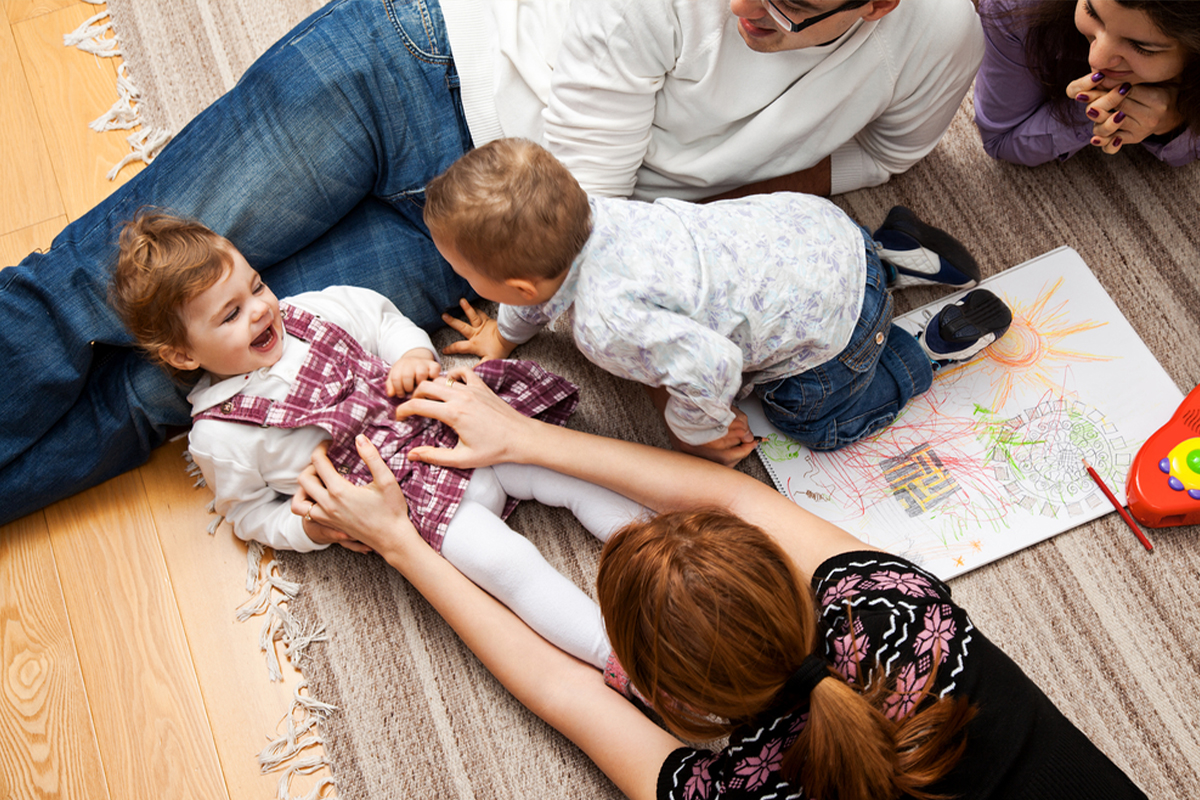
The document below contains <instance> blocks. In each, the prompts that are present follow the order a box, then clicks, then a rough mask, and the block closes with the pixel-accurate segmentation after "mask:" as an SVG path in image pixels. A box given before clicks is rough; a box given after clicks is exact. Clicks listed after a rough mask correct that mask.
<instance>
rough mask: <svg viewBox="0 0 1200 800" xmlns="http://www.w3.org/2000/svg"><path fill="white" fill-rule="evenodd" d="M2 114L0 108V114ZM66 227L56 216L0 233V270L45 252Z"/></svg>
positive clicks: (65, 220)
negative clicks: (27, 257)
mask: <svg viewBox="0 0 1200 800" xmlns="http://www.w3.org/2000/svg"><path fill="white" fill-rule="evenodd" d="M2 113H4V108H3V106H0V114H2ZM66 226H67V218H66V217H65V216H58V217H54V218H52V219H49V220H47V221H45V222H39V223H37V224H35V225H30V226H29V227H28V228H21V229H20V230H15V231H12V232H5V233H0V269H3V268H4V267H11V266H12V265H13V264H20V263H21V259H23V258H25V256H27V255H29V254H30V253H32V252H34V251H35V250H47V249H49V247H50V243H51V242H53V241H54V237H55V236H57V235H58V233H59V231H61V230H62V229H63V228H65V227H66Z"/></svg>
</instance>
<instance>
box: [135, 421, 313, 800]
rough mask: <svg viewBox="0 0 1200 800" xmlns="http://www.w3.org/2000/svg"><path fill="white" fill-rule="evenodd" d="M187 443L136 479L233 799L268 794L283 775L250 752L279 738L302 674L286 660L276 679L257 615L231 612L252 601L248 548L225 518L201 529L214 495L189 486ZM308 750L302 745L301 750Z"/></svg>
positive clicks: (154, 460) (301, 781) (164, 453)
mask: <svg viewBox="0 0 1200 800" xmlns="http://www.w3.org/2000/svg"><path fill="white" fill-rule="evenodd" d="M186 445H187V443H186V441H183V440H180V441H177V442H170V443H168V444H166V445H165V446H163V447H160V448H159V449H158V450H156V451H155V452H154V454H153V456H152V457H151V459H150V462H149V463H148V464H146V465H145V466H144V467H142V468H141V473H142V479H143V482H144V484H145V487H146V495H147V498H148V500H149V503H150V508H151V509H152V512H153V515H154V523H155V527H156V529H157V530H158V535H159V538H160V540H161V542H162V552H163V555H164V557H165V558H166V562H167V570H168V572H169V573H170V576H171V585H172V587H173V588H174V590H175V598H176V601H177V604H178V607H179V612H180V615H181V617H182V619H183V628H184V631H185V632H186V634H187V638H188V642H189V643H190V645H191V652H192V655H193V659H194V661H195V666H196V675H197V677H198V679H199V681H200V689H201V692H202V694H203V696H204V704H205V707H206V708H207V709H208V720H209V725H210V726H211V728H212V733H213V738H214V740H215V741H216V747H217V754H218V756H219V757H220V759H221V765H222V768H223V771H224V774H225V781H226V786H227V788H228V790H229V796H230V797H247V798H249V797H258V798H266V797H271V796H273V794H274V792H275V787H276V784H277V783H278V781H279V776H278V774H269V775H263V774H262V773H261V772H260V771H259V768H258V762H257V760H256V759H255V756H257V755H258V752H259V751H260V750H261V749H262V748H263V745H264V744H266V741H267V739H268V738H269V737H273V736H274V735H275V729H276V724H277V723H278V722H279V721H280V719H282V718H283V716H284V715H285V714H286V713H287V712H288V710H289V708H290V707H291V700H292V689H293V687H295V686H296V685H297V684H298V683H299V682H300V680H301V676H300V673H299V672H298V671H296V670H294V669H292V668H291V667H290V666H288V665H287V664H286V662H285V663H284V665H283V673H284V680H283V682H280V683H272V682H271V681H270V680H269V678H268V673H267V667H266V662H265V660H264V658H265V657H264V655H263V654H262V652H261V651H260V650H259V646H258V635H259V630H260V628H261V620H262V618H261V617H255V618H252V619H250V620H248V621H246V622H244V623H242V622H238V621H237V620H236V619H235V612H236V610H237V608H238V607H240V606H241V605H242V604H244V603H245V602H246V600H247V599H248V598H249V595H248V594H247V593H246V587H245V576H246V545H245V543H244V542H242V541H241V540H240V539H238V538H237V537H236V536H234V535H233V532H232V531H231V530H230V528H229V526H228V525H222V526H221V527H220V528H219V529H218V530H217V532H216V533H215V534H214V535H209V534H208V533H207V532H206V528H207V526H208V524H209V522H210V521H212V520H213V519H215V517H213V516H212V515H210V514H209V513H208V511H207V507H208V504H209V502H210V501H211V500H212V492H211V491H210V490H209V489H207V488H204V487H200V488H197V487H196V486H194V483H195V479H194V478H192V477H191V476H190V475H188V474H187V472H186V470H185V462H184V460H183V453H184V451H185V450H186V449H187V446H186ZM314 754H315V753H314V752H306V753H305V756H306V757H307V756H310V755H314ZM326 774H327V772H323V773H320V774H318V775H316V776H314V778H312V779H305V778H297V779H296V780H295V781H294V785H293V787H292V794H293V795H296V794H302V793H303V792H302V791H301V789H302V787H303V790H304V791H307V788H308V786H309V785H311V784H313V783H314V782H315V780H316V779H317V778H319V777H321V776H323V775H326Z"/></svg>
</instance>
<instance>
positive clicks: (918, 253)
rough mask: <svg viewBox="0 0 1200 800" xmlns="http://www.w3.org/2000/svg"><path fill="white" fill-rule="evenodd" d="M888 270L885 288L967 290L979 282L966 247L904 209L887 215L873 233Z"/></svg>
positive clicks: (977, 269)
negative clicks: (948, 287)
mask: <svg viewBox="0 0 1200 800" xmlns="http://www.w3.org/2000/svg"><path fill="white" fill-rule="evenodd" d="M874 239H875V241H877V242H879V244H880V246H881V247H882V250H881V251H880V253H879V257H880V258H881V259H883V261H884V266H886V267H887V271H888V287H889V288H892V289H903V288H905V287H908V286H932V285H935V284H941V285H943V286H953V287H955V288H957V289H970V288H971V287H972V286H974V285H975V284H977V283H979V279H980V273H979V264H977V263H976V262H975V259H974V258H973V257H972V256H971V254H970V253H968V252H967V248H965V247H963V245H962V243H961V242H960V241H958V240H957V239H955V238H954V237H953V236H951V235H950V234H948V233H946V232H945V231H944V230H942V229H941V228H935V227H933V226H932V225H926V224H925V223H924V222H922V221H921V220H920V219H918V218H917V215H916V214H914V213H913V212H912V211H910V210H908V209H907V208H905V207H904V206H896V207H895V208H893V209H892V210H891V211H889V212H888V215H887V219H885V220H884V221H883V224H882V225H880V226H879V230H877V231H875V234H874Z"/></svg>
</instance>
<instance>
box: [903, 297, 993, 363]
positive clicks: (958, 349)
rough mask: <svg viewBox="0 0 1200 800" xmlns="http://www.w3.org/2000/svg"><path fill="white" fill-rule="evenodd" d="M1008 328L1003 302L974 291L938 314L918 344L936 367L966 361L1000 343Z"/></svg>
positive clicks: (920, 337)
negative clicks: (995, 343)
mask: <svg viewBox="0 0 1200 800" xmlns="http://www.w3.org/2000/svg"><path fill="white" fill-rule="evenodd" d="M1011 324H1012V311H1010V310H1009V308H1008V306H1006V305H1005V304H1004V301H1003V300H1001V299H1000V298H999V297H996V295H994V294H992V293H991V292H989V291H988V290H987V289H976V290H975V291H973V292H968V293H967V294H966V295H965V296H964V297H963V298H962V299H961V300H959V301H958V302H957V303H951V304H950V305H947V306H944V307H943V308H942V309H941V310H940V311H938V313H937V315H936V316H934V318H933V319H931V320H929V324H928V325H926V326H925V330H924V331H923V332H922V333H921V335H920V336H918V337H917V340H918V341H919V342H920V343H921V347H922V348H923V349H924V350H925V352H926V354H928V356H929V358H930V360H932V361H934V362H935V363H939V364H944V363H946V362H950V361H966V360H968V359H970V358H974V357H975V356H976V355H977V354H978V353H979V352H980V351H982V350H983V348H985V347H987V346H988V345H989V344H991V343H992V342H995V341H997V340H998V339H1000V337H1001V336H1003V335H1004V334H1005V333H1006V332H1007V331H1008V326H1009V325H1011Z"/></svg>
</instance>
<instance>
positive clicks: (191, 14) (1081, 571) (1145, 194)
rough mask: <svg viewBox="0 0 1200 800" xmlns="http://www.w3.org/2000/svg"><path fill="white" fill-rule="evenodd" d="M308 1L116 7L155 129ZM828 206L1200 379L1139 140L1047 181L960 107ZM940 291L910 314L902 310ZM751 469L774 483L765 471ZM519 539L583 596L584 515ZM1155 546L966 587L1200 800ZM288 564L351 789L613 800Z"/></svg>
mask: <svg viewBox="0 0 1200 800" xmlns="http://www.w3.org/2000/svg"><path fill="white" fill-rule="evenodd" d="M713 1H720V0H713ZM299 5H300V6H306V8H299V7H293V4H280V3H274V2H268V1H267V0H178V1H177V2H174V3H170V4H160V3H146V2H136V0H112V2H111V3H110V10H111V13H112V17H113V21H114V24H115V29H116V32H117V34H118V37H119V38H120V40H121V47H122V49H123V51H124V55H125V58H126V59H127V63H128V65H129V73H130V76H131V78H132V79H133V81H134V82H135V83H136V84H137V85H138V86H140V88H141V90H142V91H143V93H144V95H143V96H144V100H143V114H144V115H145V118H146V120H147V122H148V123H149V124H151V125H154V126H164V127H176V128H177V127H178V126H179V125H180V124H181V123H182V122H183V121H184V120H186V119H188V118H189V117H190V116H191V115H192V114H194V113H196V112H198V111H199V110H200V108H202V107H203V105H205V104H207V102H211V100H212V98H214V97H216V96H217V94H219V93H220V92H221V91H223V90H224V89H226V88H227V87H228V86H230V85H231V84H232V82H233V81H234V79H236V77H237V75H238V74H240V72H241V70H242V69H244V68H245V66H246V65H247V64H249V63H250V61H251V59H252V57H253V55H254V54H255V53H257V52H259V51H261V50H262V49H263V48H265V47H266V46H268V45H269V43H270V42H271V41H272V40H273V39H274V38H275V37H276V36H278V35H279V34H281V33H282V32H284V30H285V29H286V28H287V25H288V23H289V22H291V21H296V20H299V19H300V18H301V17H302V16H303V15H304V14H305V13H306V12H307V11H308V10H309V9H310V8H311V7H314V4H313V0H302V2H301V3H300V4H299ZM838 202H839V204H840V205H842V206H843V207H844V208H845V209H846V210H847V211H849V212H850V214H851V215H852V216H853V217H854V218H855V219H857V220H859V221H861V222H863V223H865V224H866V225H868V226H874V225H877V224H878V223H879V222H880V221H881V220H882V219H883V217H884V215H885V214H886V212H887V210H888V208H890V207H891V206H892V205H894V204H904V205H908V206H910V207H911V208H913V209H915V210H916V211H917V212H918V213H919V214H920V215H921V216H922V217H924V218H925V219H927V220H929V221H931V222H934V223H936V224H940V225H943V226H945V227H947V228H948V229H950V230H951V231H952V232H953V233H955V234H956V235H958V236H959V237H960V238H961V239H962V240H963V241H965V242H966V243H968V245H969V246H971V247H972V248H973V250H974V252H975V253H976V254H977V256H978V258H979V260H980V262H981V264H982V265H983V267H984V270H985V273H986V274H992V273H995V272H998V271H1000V270H1003V269H1005V268H1006V267H1009V266H1013V265H1015V264H1018V263H1020V262H1022V261H1025V260H1027V259H1029V258H1032V257H1034V256H1037V255H1040V254H1041V253H1044V252H1046V251H1048V250H1051V249H1053V248H1055V247H1058V246H1060V245H1069V246H1071V247H1074V248H1075V249H1076V250H1078V251H1079V253H1080V254H1081V255H1082V256H1083V259H1084V261H1086V262H1087V263H1088V264H1089V265H1090V266H1091V267H1092V269H1093V270H1094V271H1095V273H1096V274H1097V276H1098V277H1099V279H1100V282H1101V283H1102V284H1103V285H1104V286H1105V288H1106V289H1107V290H1108V291H1109V293H1110V294H1111V295H1112V297H1113V299H1114V300H1115V301H1116V303H1117V305H1118V306H1119V307H1120V308H1121V309H1122V311H1123V312H1124V313H1125V315H1126V316H1127V317H1128V318H1129V319H1130V321H1131V322H1132V323H1133V326H1134V328H1135V329H1136V330H1137V331H1138V333H1139V334H1140V335H1141V336H1142V337H1143V338H1144V339H1145V341H1146V343H1147V344H1148V345H1149V347H1150V349H1151V351H1152V352H1153V353H1154V355H1155V356H1156V357H1157V358H1158V359H1159V360H1160V361H1161V362H1162V364H1163V365H1164V367H1165V368H1166V370H1167V372H1168V373H1169V374H1170V375H1171V377H1172V378H1174V380H1175V381H1176V383H1177V384H1178V386H1179V388H1180V389H1181V390H1183V391H1185V392H1186V391H1188V390H1190V389H1191V388H1192V387H1193V386H1195V385H1196V384H1197V382H1198V381H1200V335H1198V334H1197V331H1200V219H1198V216H1200V215H1198V213H1197V210H1198V209H1200V167H1196V166H1193V167H1189V168H1185V169H1179V170H1173V169H1169V168H1165V167H1163V166H1161V165H1160V164H1158V163H1157V162H1155V161H1154V160H1153V159H1151V158H1149V157H1147V156H1145V155H1144V154H1143V153H1141V152H1140V151H1139V150H1138V149H1136V148H1134V149H1133V151H1132V152H1126V153H1122V154H1121V155H1120V156H1119V157H1116V158H1106V157H1103V156H1101V155H1099V154H1097V153H1092V152H1088V153H1084V154H1082V155H1081V156H1079V157H1077V158H1075V159H1072V160H1071V161H1069V162H1068V163H1067V164H1065V165H1061V166H1060V165H1052V166H1045V167H1042V168H1038V169H1025V168H1020V167H1014V166H1010V165H1007V164H1001V163H997V162H995V161H993V160H991V159H990V158H988V157H987V156H986V155H985V154H984V152H983V150H982V148H981V147H980V144H979V140H978V137H977V135H976V132H975V129H974V127H973V125H972V123H971V107H970V102H969V100H968V101H966V102H965V103H964V106H963V108H962V110H961V112H960V114H959V115H958V117H957V118H956V119H955V121H954V124H953V126H952V128H951V130H950V133H949V134H948V135H947V137H946V139H945V140H944V141H943V142H942V144H941V145H940V146H939V147H938V148H937V150H936V151H935V152H934V153H933V154H932V155H931V156H930V157H929V158H928V159H927V160H926V161H925V162H924V163H922V164H920V165H918V166H917V167H916V168H914V169H913V170H911V171H910V172H909V173H908V174H906V175H904V176H901V177H899V178H896V179H894V180H893V181H892V182H891V183H890V184H888V185H887V186H884V187H881V188H877V189H871V190H865V191H860V192H855V193H853V194H851V195H847V196H845V197H841V198H838ZM936 294H937V293H936V292H934V291H932V290H921V291H909V292H906V293H902V294H901V295H899V296H898V300H899V304H900V305H901V307H902V308H903V309H907V308H911V307H914V306H915V305H918V304H920V303H924V302H927V301H929V300H932V299H934V297H935V296H936ZM521 355H522V356H523V357H526V358H533V359H537V360H539V361H542V362H543V363H545V364H546V365H547V366H548V367H549V368H551V369H553V370H555V371H557V372H560V373H562V374H563V375H565V376H566V377H568V378H570V379H571V380H574V381H576V382H578V383H580V384H581V385H582V386H583V397H584V402H583V405H582V406H581V408H580V410H579V411H578V412H577V414H576V415H575V417H574V418H573V419H572V422H571V424H572V425H573V426H575V427H578V428H582V429H585V430H591V431H596V432H599V433H604V434H607V435H614V436H623V437H627V438H633V439H639V440H642V441H646V442H650V443H652V444H656V445H663V444H665V439H664V436H663V433H662V429H661V426H660V424H659V423H658V422H657V421H656V419H655V417H654V415H653V412H652V409H651V407H650V405H649V403H648V402H647V401H646V399H645V397H644V396H643V394H642V392H641V390H640V389H639V388H638V387H635V386H632V385H629V384H626V383H623V382H621V381H618V380H615V379H612V378H610V377H607V376H604V375H602V374H599V373H598V372H597V371H596V370H595V369H593V368H591V366H590V365H589V364H587V363H585V362H583V361H582V360H581V359H580V358H579V357H578V356H576V355H575V354H574V353H573V352H572V348H571V346H570V342H569V339H568V338H567V337H566V336H565V335H564V334H563V333H561V332H556V333H554V334H553V335H545V336H543V337H541V338H540V340H538V341H536V342H535V343H534V344H532V345H531V346H529V347H528V348H527V349H525V350H524V352H523V353H522V354H521ZM752 461H753V460H752ZM745 469H747V471H749V472H751V473H753V474H755V475H756V476H758V477H759V478H761V479H764V480H765V473H764V471H763V470H762V468H761V466H760V465H758V464H757V463H756V462H754V463H751V464H750V465H749V466H747V467H745ZM198 502H199V501H198ZM514 524H515V526H516V527H517V529H518V530H521V531H523V532H525V533H527V534H528V536H529V538H530V539H531V540H533V541H534V542H535V543H536V544H537V545H538V547H540V548H541V549H542V551H543V552H544V553H545V554H546V556H547V558H549V559H550V561H551V562H552V563H554V564H555V565H556V566H558V567H559V568H560V569H562V570H563V572H565V573H566V574H568V575H569V576H571V577H572V578H574V579H575V580H576V581H577V582H579V584H580V585H581V586H584V587H589V588H590V586H591V583H592V580H593V578H594V575H595V571H596V561H597V556H598V552H599V547H598V546H597V544H596V543H595V542H594V541H592V540H591V539H590V538H589V537H588V535H587V534H586V533H584V532H583V531H582V529H581V528H580V527H579V526H578V525H577V524H575V523H574V521H573V520H571V519H569V518H564V517H563V516H561V515H559V513H558V512H556V511H551V510H547V509H543V508H540V507H537V506H534V505H531V504H525V505H524V506H523V507H522V508H520V509H519V510H518V512H517V515H516V517H515V518H514ZM222 535H225V534H222ZM1150 535H1151V537H1152V539H1153V540H1154V542H1155V543H1156V550H1155V552H1154V553H1153V554H1149V553H1147V552H1146V551H1145V550H1143V549H1142V547H1141V546H1140V545H1139V544H1138V542H1137V541H1136V539H1135V538H1134V537H1133V536H1132V535H1131V533H1130V532H1129V530H1128V529H1126V528H1125V527H1124V525H1123V524H1122V523H1121V521H1120V519H1119V518H1118V517H1117V516H1116V515H1115V514H1111V515H1109V516H1106V517H1104V518H1103V519H1100V520H1098V521H1096V522H1093V523H1091V524H1088V525H1085V526H1083V527H1081V528H1077V529H1075V530H1072V531H1069V532H1067V533H1065V534H1063V535H1061V536H1058V537H1056V538H1055V539H1052V540H1050V541H1048V542H1045V543H1042V544H1040V545H1037V546H1036V547H1033V548H1030V549H1028V550H1025V551H1022V552H1020V553H1018V554H1016V555H1013V556H1010V557H1008V558H1006V559H1004V560H1002V561H1000V562H997V563H994V564H992V565H989V566H986V567H983V568H981V569H979V570H976V571H975V572H972V573H970V574H968V575H966V576H964V577H962V578H959V579H957V580H955V581H954V582H953V588H954V592H955V596H956V598H957V599H958V600H959V601H960V602H961V603H962V604H963V606H965V607H966V608H967V609H968V611H970V612H971V613H972V615H973V616H974V619H975V622H976V623H977V625H978V627H979V629H980V630H981V631H983V632H984V633H986V634H987V635H988V636H990V637H991V638H992V639H993V640H994V641H996V642H997V643H998V644H999V645H1000V646H1001V647H1003V648H1004V649H1005V650H1006V651H1007V652H1008V653H1009V654H1010V655H1012V656H1013V658H1015V659H1016V661H1017V662H1018V663H1019V664H1021V665H1022V666H1023V667H1024V668H1025V670H1026V671H1027V672H1028V673H1029V674H1030V675H1031V676H1032V677H1033V678H1034V679H1035V680H1036V681H1037V682H1038V683H1039V684H1040V685H1041V686H1042V687H1043V688H1044V689H1045V690H1046V692H1047V693H1048V694H1049V695H1050V697H1051V698H1052V699H1053V700H1054V701H1055V702H1056V703H1057V704H1058V705H1059V707H1060V708H1062V710H1063V711H1064V712H1065V713H1066V715H1067V716H1068V717H1069V718H1071V719H1072V720H1073V721H1074V722H1075V723H1076V724H1077V725H1078V726H1079V727H1080V728H1082V729H1083V731H1084V732H1085V733H1087V735H1088V736H1090V737H1091V738H1092V740H1093V741H1095V742H1096V743H1097V744H1098V745H1099V746H1100V748H1101V749H1103V750H1104V751H1105V752H1106V753H1108V754H1109V755H1110V756H1111V757H1112V758H1113V760H1115V761H1116V762H1117V763H1118V764H1119V765H1120V766H1121V767H1123V768H1124V769H1125V770H1126V771H1127V772H1128V773H1129V774H1130V775H1131V776H1132V777H1133V778H1134V779H1135V780H1136V781H1137V783H1138V784H1140V785H1141V786H1142V788H1143V789H1144V790H1145V791H1146V792H1147V794H1149V796H1150V797H1153V798H1179V799H1180V800H1183V799H1184V798H1189V799H1190V798H1196V797H1200V635H1197V624H1198V622H1200V585H1198V584H1200V537H1198V535H1197V529H1195V528H1177V529H1171V530H1165V531H1161V532H1153V531H1152V532H1151V533H1150ZM280 562H281V565H282V571H283V574H284V575H285V576H286V577H287V578H289V579H291V580H294V581H298V582H300V583H301V584H302V585H303V589H302V591H301V593H300V596H299V597H298V599H297V600H296V601H294V602H293V603H292V612H293V613H294V614H295V615H297V617H298V618H300V619H301V620H302V621H304V622H305V623H306V624H319V625H324V626H325V629H326V631H327V632H328V634H329V641H328V642H326V643H324V644H322V645H318V646H316V647H314V648H312V650H311V657H310V659H309V660H308V662H307V663H306V664H305V666H304V672H305V674H306V676H307V677H308V679H309V681H310V685H311V691H312V694H313V695H314V696H315V697H317V698H320V699H321V700H324V701H326V702H329V703H332V704H334V705H336V706H337V707H338V709H339V710H338V711H337V712H336V713H334V714H333V715H332V716H331V717H329V719H328V720H327V721H326V722H325V723H324V725H323V726H322V730H323V732H324V735H325V738H326V739H327V745H326V750H327V752H328V757H329V759H330V761H331V763H332V768H333V772H334V775H335V776H336V779H337V784H338V790H339V793H340V795H341V797H343V798H346V800H350V799H351V798H353V799H355V800H366V799H367V798H372V799H373V800H381V799H382V798H430V797H456V798H467V797H480V798H542V797H552V796H553V797H579V798H584V797H587V798H596V797H616V796H618V792H617V791H616V789H615V788H614V787H613V786H612V784H611V783H609V782H608V781H607V779H606V778H604V776H603V775H601V774H600V773H599V772H598V771H597V770H596V769H595V768H593V767H592V766H591V765H590V763H589V762H588V761H587V760H586V759H585V758H584V757H583V756H582V755H581V754H580V753H579V752H578V751H577V750H575V749H574V747H572V746H571V745H570V744H569V743H568V742H566V741H565V740H564V739H563V738H561V737H560V736H558V735H557V734H556V733H554V732H553V731H551V730H550V729H548V728H547V727H546V726H545V725H544V724H542V723H541V722H540V721H539V720H538V719H536V718H535V717H533V716H532V715H531V714H529V713H527V712H526V711H524V709H523V708H521V707H520V706H519V705H518V704H517V703H515V702H514V701H513V700H512V699H511V698H510V697H509V696H508V695H507V694H506V693H505V692H504V691H503V690H502V689H501V688H500V686H499V685H498V684H497V683H496V682H495V681H494V680H492V679H491V678H490V676H489V675H488V674H487V673H486V672H485V671H484V670H483V669H482V668H481V667H480V666H479V664H478V663H477V662H476V661H475V659H474V658H473V657H472V656H471V655H470V653H469V652H468V651H466V650H465V649H464V648H463V647H462V646H461V645H460V644H459V642H458V640H457V639H456V638H455V637H454V635H453V634H452V633H451V632H450V630H449V629H448V628H447V627H446V625H444V624H443V623H442V622H441V620H440V619H439V618H438V617H437V616H436V615H435V614H433V613H432V612H431V611H430V609H429V608H428V607H427V606H426V604H425V603H424V602H423V601H422V600H421V599H420V598H419V597H418V596H416V595H415V593H414V592H413V591H412V590H411V589H410V588H409V587H408V586H407V585H406V584H405V582H404V581H403V580H401V579H400V578H398V577H397V576H396V575H395V574H394V573H392V572H391V571H390V570H388V569H386V568H385V567H384V566H383V565H382V562H381V561H380V560H378V559H377V558H374V557H364V556H357V555H354V554H351V553H349V552H347V551H345V550H342V549H340V548H334V549H332V550H329V551H326V552H324V553H320V554H316V555H303V556H300V555H296V554H282V555H281V557H280ZM246 677H247V679H252V678H254V677H255V676H246ZM246 757H247V758H251V757H253V754H250V753H247V754H246Z"/></svg>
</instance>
